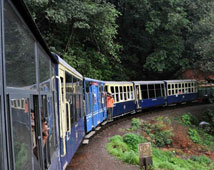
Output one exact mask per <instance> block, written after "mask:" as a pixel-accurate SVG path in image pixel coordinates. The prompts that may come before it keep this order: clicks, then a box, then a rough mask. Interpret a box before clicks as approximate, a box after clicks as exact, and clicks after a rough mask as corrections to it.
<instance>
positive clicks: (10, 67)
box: [1, 1, 37, 89]
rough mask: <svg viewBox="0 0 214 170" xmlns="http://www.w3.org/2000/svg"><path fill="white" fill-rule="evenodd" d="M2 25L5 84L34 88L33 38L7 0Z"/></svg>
mask: <svg viewBox="0 0 214 170" xmlns="http://www.w3.org/2000/svg"><path fill="white" fill-rule="evenodd" d="M1 21H2V20H1ZM4 27H5V29H4V33H5V34H4V35H5V39H4V40H5V69H6V77H7V79H6V85H7V86H8V87H18V88H25V89H36V88H37V86H36V64H35V40H34V38H33V36H32V34H31V33H30V30H29V29H28V28H27V26H26V25H25V23H23V22H22V20H21V19H20V18H19V17H18V16H17V14H16V13H15V12H14V10H13V9H12V8H11V6H10V5H9V4H8V2H7V1H5V10H4ZM26 47H27V48H26Z"/></svg>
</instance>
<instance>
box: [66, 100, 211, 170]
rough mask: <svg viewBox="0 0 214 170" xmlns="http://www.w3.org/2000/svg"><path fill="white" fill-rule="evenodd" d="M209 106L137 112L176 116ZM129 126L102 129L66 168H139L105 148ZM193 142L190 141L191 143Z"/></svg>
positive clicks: (80, 169) (195, 112)
mask: <svg viewBox="0 0 214 170" xmlns="http://www.w3.org/2000/svg"><path fill="white" fill-rule="evenodd" d="M209 108H211V109H214V105H213V104H205V105H194V106H181V107H171V108H165V109H163V108H160V109H155V111H152V110H150V111H149V114H148V111H146V112H147V113H145V114H144V112H142V113H141V114H140V115H139V114H137V115H136V116H137V117H138V118H141V119H144V120H150V119H153V118H154V117H157V116H169V117H171V116H172V117H174V116H176V115H181V114H185V113H187V112H190V113H192V114H198V113H201V112H204V111H205V110H206V109H209ZM129 127H130V120H126V121H123V122H120V123H118V124H114V125H112V126H111V127H108V128H106V129H104V130H102V131H100V132H99V133H98V134H96V135H95V136H94V137H92V139H90V141H89V144H88V145H82V146H81V147H80V148H79V149H78V151H77V153H76V154H75V156H74V158H73V159H72V161H71V163H70V164H69V165H68V167H67V168H66V170H139V167H138V166H134V165H129V164H126V163H123V162H122V161H119V160H117V159H116V158H114V157H113V156H111V155H110V154H109V153H108V152H107V150H106V148H105V147H106V144H107V143H108V139H109V137H111V136H114V135H123V134H124V133H126V132H125V130H124V129H125V128H129ZM181 137H182V134H181V136H180V135H179V137H178V140H180V139H181ZM191 144H192V143H191ZM191 144H190V143H189V145H191ZM184 147H185V146H184Z"/></svg>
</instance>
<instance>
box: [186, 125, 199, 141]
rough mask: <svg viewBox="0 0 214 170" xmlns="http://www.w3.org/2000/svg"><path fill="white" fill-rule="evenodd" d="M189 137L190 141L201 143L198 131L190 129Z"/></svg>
mask: <svg viewBox="0 0 214 170" xmlns="http://www.w3.org/2000/svg"><path fill="white" fill-rule="evenodd" d="M188 135H189V137H190V139H191V140H192V141H193V142H194V143H199V142H200V136H199V134H198V132H197V130H196V129H192V128H189V130H188Z"/></svg>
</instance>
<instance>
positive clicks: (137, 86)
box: [135, 85, 140, 109]
mask: <svg viewBox="0 0 214 170" xmlns="http://www.w3.org/2000/svg"><path fill="white" fill-rule="evenodd" d="M135 90H136V94H135V96H136V106H137V109H139V108H140V103H139V100H140V85H135Z"/></svg>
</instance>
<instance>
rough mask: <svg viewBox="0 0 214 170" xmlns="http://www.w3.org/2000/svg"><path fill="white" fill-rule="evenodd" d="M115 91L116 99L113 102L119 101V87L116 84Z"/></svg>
mask: <svg viewBox="0 0 214 170" xmlns="http://www.w3.org/2000/svg"><path fill="white" fill-rule="evenodd" d="M115 93H116V101H115V102H118V101H119V88H118V86H115Z"/></svg>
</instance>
